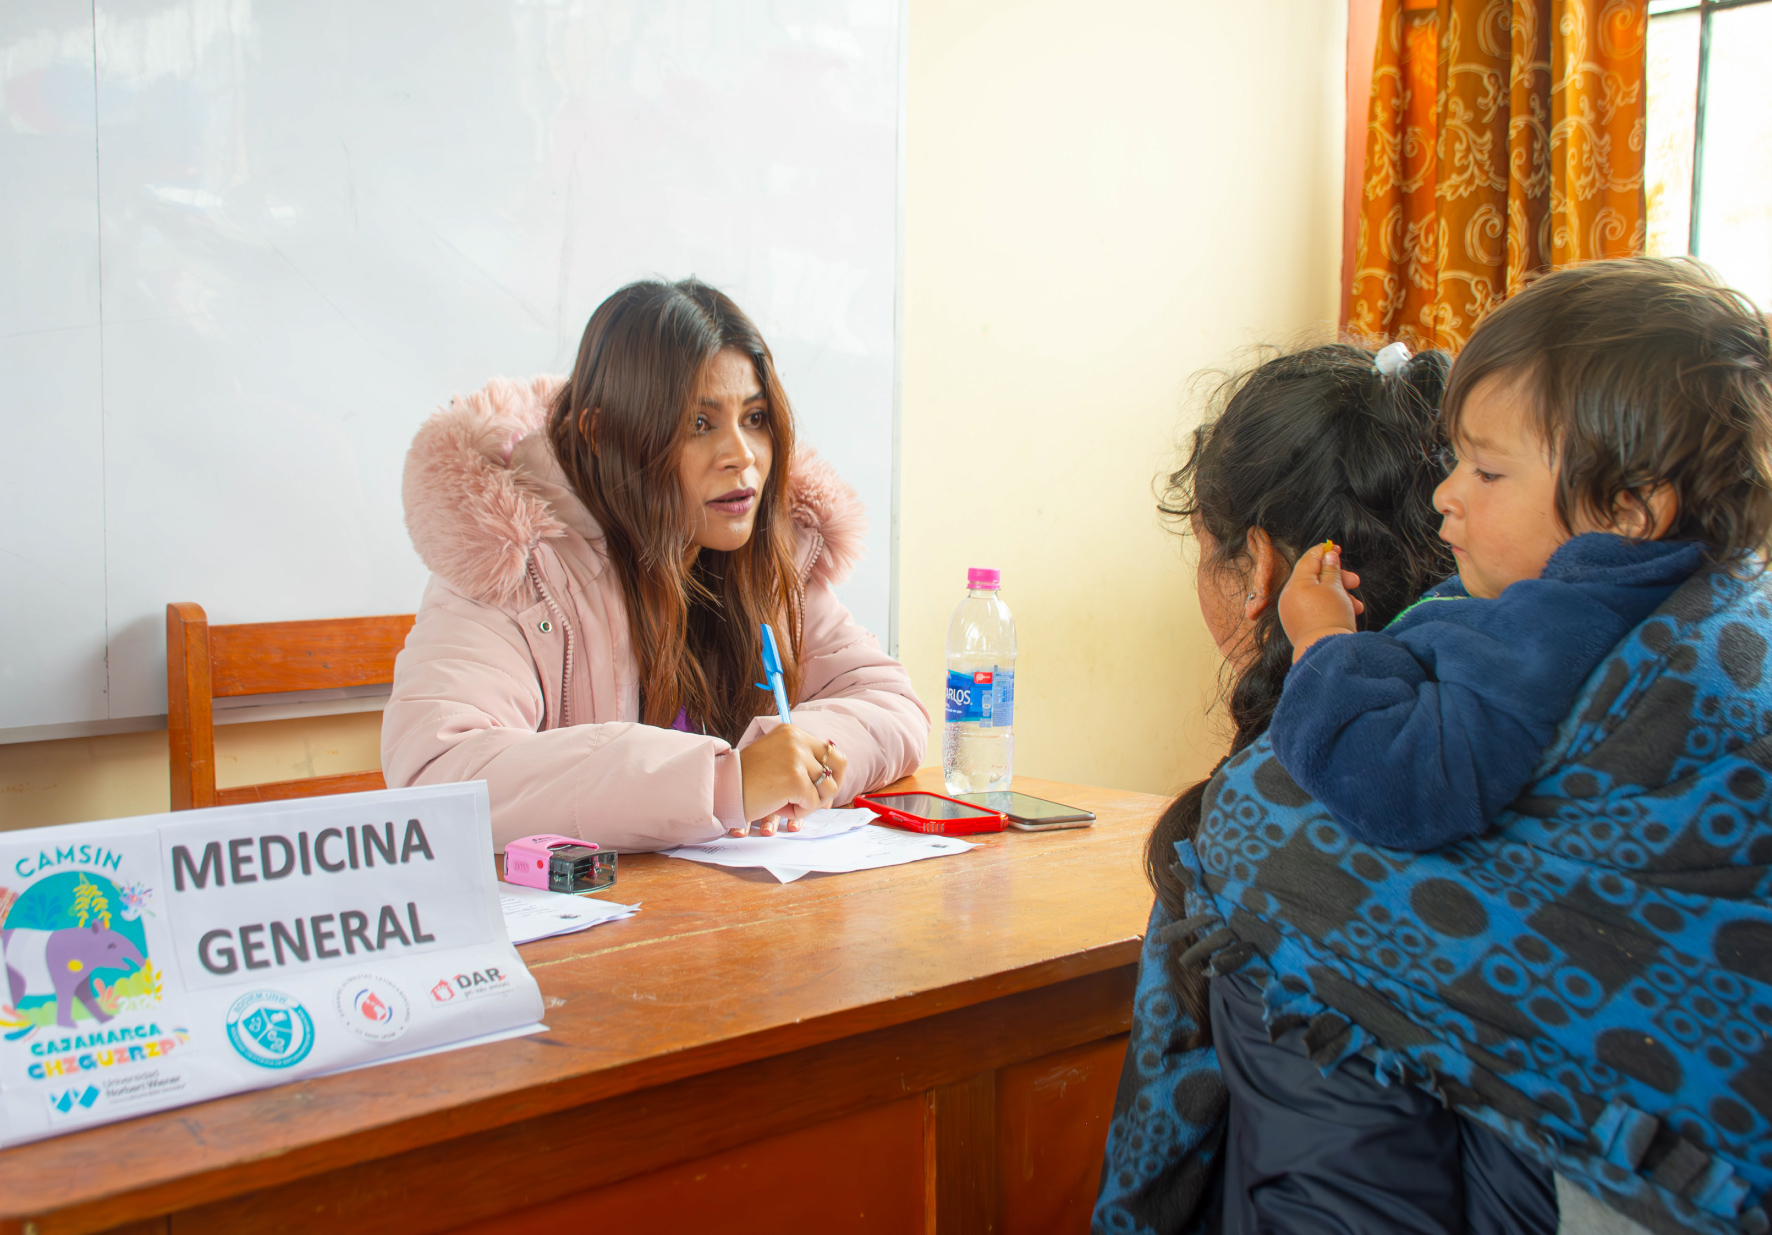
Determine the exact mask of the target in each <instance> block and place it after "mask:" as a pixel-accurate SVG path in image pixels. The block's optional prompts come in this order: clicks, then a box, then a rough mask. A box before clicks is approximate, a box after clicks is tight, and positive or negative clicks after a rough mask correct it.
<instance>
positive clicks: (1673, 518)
mask: <svg viewBox="0 0 1772 1235" xmlns="http://www.w3.org/2000/svg"><path fill="white" fill-rule="evenodd" d="M1444 416H1445V426H1446V435H1447V438H1448V440H1449V441H1450V443H1451V446H1452V455H1453V459H1452V462H1451V474H1450V475H1449V476H1447V478H1446V480H1445V481H1444V483H1442V484H1441V485H1440V487H1439V489H1438V490H1437V491H1436V492H1435V494H1434V505H1435V508H1436V509H1437V510H1438V511H1439V512H1440V514H1441V516H1442V524H1441V530H1440V535H1441V538H1442V539H1444V540H1445V541H1446V542H1447V543H1448V544H1449V545H1450V546H1451V548H1452V552H1453V554H1454V555H1455V557H1456V559H1457V562H1458V575H1457V577H1456V578H1454V579H1450V580H1448V581H1447V582H1445V583H1443V584H1441V585H1440V586H1439V587H1437V588H1434V589H1433V590H1431V591H1430V592H1428V593H1427V594H1426V595H1425V596H1423V597H1422V598H1421V600H1419V601H1417V602H1416V603H1415V604H1414V605H1412V606H1411V607H1410V608H1408V609H1406V610H1404V611H1403V613H1402V614H1400V615H1399V616H1398V617H1397V618H1396V619H1395V620H1394V621H1392V622H1391V623H1390V625H1389V626H1387V627H1386V628H1385V629H1384V630H1383V631H1382V632H1373V631H1368V632H1357V631H1356V626H1355V613H1356V611H1357V602H1356V601H1354V600H1352V598H1350V597H1349V595H1348V593H1347V589H1348V588H1350V587H1357V586H1358V582H1359V581H1358V577H1357V576H1355V575H1353V574H1352V573H1351V572H1344V571H1343V570H1342V569H1341V562H1340V554H1339V552H1338V551H1337V550H1336V548H1335V547H1334V546H1333V545H1332V544H1325V545H1319V546H1317V547H1316V548H1313V549H1312V550H1310V551H1309V552H1308V553H1305V554H1304V555H1303V556H1302V557H1300V559H1299V561H1298V563H1297V565H1296V567H1295V568H1294V569H1293V572H1292V576H1291V579H1290V580H1289V581H1288V582H1287V584H1286V586H1285V588H1284V590H1283V591H1282V592H1281V595H1280V599H1279V613H1280V620H1281V622H1282V624H1283V625H1284V626H1285V629H1286V634H1287V636H1288V638H1290V640H1291V642H1292V646H1293V665H1294V667H1293V670H1292V672H1291V673H1290V674H1288V675H1287V678H1286V685H1285V689H1284V692H1283V694H1282V695H1281V699H1280V703H1279V706H1278V708H1277V709H1276V710H1275V712H1274V718H1273V724H1272V728H1271V730H1270V732H1271V734H1272V738H1273V745H1274V751H1275V753H1276V754H1277V755H1278V757H1279V759H1280V763H1281V765H1282V766H1283V767H1284V768H1285V769H1286V770H1287V772H1288V773H1290V774H1291V776H1292V778H1293V779H1294V780H1295V781H1297V782H1298V784H1299V785H1300V786H1301V787H1302V788H1303V789H1305V790H1306V791H1307V792H1309V793H1310V794H1311V795H1312V796H1313V797H1315V798H1316V799H1317V801H1319V802H1320V803H1322V804H1323V806H1325V807H1326V808H1327V809H1328V810H1329V811H1331V812H1332V813H1333V814H1334V815H1335V817H1336V819H1337V820H1338V821H1340V822H1341V824H1342V825H1343V827H1344V828H1345V829H1346V831H1347V832H1348V834H1349V835H1350V836H1352V837H1354V838H1355V839H1356V840H1360V841H1364V842H1366V843H1369V844H1376V845H1385V846H1389V847H1392V848H1397V849H1414V850H1420V849H1433V848H1437V847H1439V846H1441V845H1445V844H1449V843H1451V842H1453V841H1457V840H1459V839H1461V838H1462V837H1466V836H1473V835H1477V834H1480V833H1481V832H1483V831H1484V830H1485V829H1486V828H1487V827H1488V824H1489V821H1490V820H1492V819H1494V818H1495V817H1496V816H1497V815H1498V814H1499V813H1500V812H1501V811H1502V809H1503V808H1504V807H1506V806H1507V805H1508V803H1510V802H1512V801H1513V800H1514V799H1515V798H1516V797H1517V796H1518V795H1519V794H1520V793H1521V791H1522V790H1524V789H1525V788H1526V787H1527V786H1528V785H1530V784H1531V783H1532V781H1533V778H1534V771H1535V769H1536V767H1537V765H1538V762H1539V759H1540V756H1541V755H1542V753H1543V751H1544V749H1545V747H1546V746H1547V745H1548V743H1549V742H1550V740H1551V738H1552V736H1553V735H1554V734H1555V732H1556V729H1557V726H1558V725H1559V724H1560V723H1562V721H1563V720H1564V717H1565V715H1566V713H1567V712H1568V710H1569V708H1570V706H1571V704H1572V703H1573V701H1574V699H1575V696H1576V694H1577V692H1578V691H1579V690H1580V688H1581V686H1582V684H1583V682H1584V681H1585V680H1586V678H1587V677H1588V675H1589V674H1590V673H1591V672H1592V671H1593V670H1594V668H1595V667H1596V666H1597V665H1598V664H1599V663H1600V662H1601V661H1602V660H1603V659H1604V658H1605V656H1606V654H1607V653H1608V652H1610V651H1611V650H1612V648H1613V647H1614V646H1615V645H1616V644H1617V643H1618V642H1619V641H1620V640H1621V639H1623V638H1624V636H1625V635H1626V634H1628V633H1629V632H1630V631H1631V630H1632V629H1633V628H1635V627H1636V626H1638V625H1639V624H1640V623H1642V622H1643V621H1644V619H1646V618H1647V617H1649V615H1650V614H1651V613H1653V612H1654V611H1655V610H1656V609H1657V608H1658V607H1660V606H1661V605H1662V603H1663V602H1665V601H1666V600H1667V599H1668V598H1669V597H1670V596H1671V595H1672V594H1673V593H1674V591H1676V590H1677V589H1678V588H1679V587H1680V586H1681V585H1682V584H1684V583H1685V582H1686V581H1687V580H1688V579H1689V578H1691V577H1692V575H1693V574H1694V573H1695V572H1697V571H1698V570H1699V569H1700V568H1701V567H1702V566H1704V565H1706V564H1707V563H1719V564H1726V565H1728V566H1730V567H1732V568H1735V569H1742V570H1759V569H1762V568H1763V565H1764V562H1763V556H1762V554H1763V550H1764V548H1765V545H1766V541H1767V537H1768V535H1769V534H1772V467H1769V461H1768V451H1769V449H1772V361H1769V359H1768V339H1767V327H1766V322H1765V320H1764V319H1763V318H1761V317H1760V316H1759V315H1758V314H1757V313H1755V312H1754V311H1753V309H1752V308H1751V306H1750V305H1749V304H1747V303H1746V302H1745V300H1744V299H1743V298H1742V297H1741V296H1739V295H1738V294H1736V293H1734V292H1731V291H1729V290H1728V289H1726V288H1724V287H1723V286H1722V285H1721V284H1720V283H1718V282H1717V280H1716V279H1715V278H1714V276H1712V275H1711V274H1710V273H1709V271H1708V270H1706V269H1705V268H1704V267H1702V266H1699V265H1697V264H1695V263H1692V262H1688V261H1683V260H1668V259H1659V258H1629V259H1623V260H1618V261H1606V262H1595V263H1591V264H1588V265H1582V266H1575V267H1571V268H1569V269H1566V270H1561V271H1558V272H1556V273H1554V274H1551V275H1547V276H1546V277H1544V278H1542V279H1540V280H1538V281H1537V282H1535V283H1533V284H1531V285H1529V286H1528V287H1526V288H1525V289H1524V290H1523V291H1521V292H1519V293H1518V294H1517V295H1515V296H1514V297H1513V298H1512V299H1511V300H1509V301H1508V302H1507V303H1505V304H1503V305H1502V306H1501V307H1500V308H1498V309H1496V310H1495V311H1494V312H1493V313H1491V314H1490V315H1489V316H1488V317H1487V318H1485V319H1484V320H1483V322H1482V324H1481V325H1479V326H1478V327H1477V329H1476V330H1475V332H1473V334H1472V335H1471V339H1470V343H1469V344H1468V345H1467V346H1466V348H1465V349H1464V352H1463V353H1462V354H1461V355H1460V356H1459V357H1458V359H1457V361H1456V362H1455V364H1454V365H1453V368H1452V376H1451V381H1450V384H1449V386H1448V388H1447V393H1446V402H1445V412H1444Z"/></svg>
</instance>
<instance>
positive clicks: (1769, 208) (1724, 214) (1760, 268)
mask: <svg viewBox="0 0 1772 1235" xmlns="http://www.w3.org/2000/svg"><path fill="white" fill-rule="evenodd" d="M1668 20H1671V19H1669V18H1663V19H1662V21H1668ZM1710 20H1711V36H1710V74H1709V82H1708V86H1707V90H1706V97H1705V104H1704V166H1703V168H1702V170H1701V173H1700V176H1701V178H1700V182H1699V206H1698V214H1699V217H1698V256H1699V257H1701V258H1703V259H1704V260H1705V261H1707V262H1709V263H1710V264H1711V265H1712V266H1715V267H1716V268H1717V272H1718V273H1719V274H1721V275H1722V276H1723V278H1724V279H1725V280H1726V281H1727V282H1729V283H1730V284H1732V285H1734V286H1735V287H1738V288H1740V289H1741V290H1742V291H1744V292H1746V293H1747V294H1748V295H1750V296H1752V297H1753V298H1754V300H1755V301H1757V302H1758V303H1759V306H1760V308H1761V309H1762V310H1765V309H1768V308H1772V75H1769V74H1768V72H1767V62H1768V59H1769V53H1772V4H1750V5H1744V6H1743V7H1741V8H1732V9H1717V10H1716V11H1714V12H1713V13H1712V14H1711V18H1710Z"/></svg>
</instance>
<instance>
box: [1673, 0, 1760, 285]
mask: <svg viewBox="0 0 1772 1235" xmlns="http://www.w3.org/2000/svg"><path fill="white" fill-rule="evenodd" d="M1756 4H1772V0H1649V11H1648V20H1649V21H1651V22H1653V21H1654V20H1655V19H1656V18H1658V17H1672V16H1674V15H1675V14H1679V13H1697V14H1698V97H1697V98H1696V99H1695V100H1694V106H1693V109H1692V183H1691V185H1690V186H1688V193H1687V207H1688V209H1689V211H1690V213H1689V214H1688V215H1687V223H1686V252H1687V253H1688V254H1690V255H1694V256H1696V255H1697V253H1698V240H1699V227H1700V225H1701V220H1702V217H1703V216H1702V214H1701V213H1700V211H1701V209H1702V207H1703V205H1704V115H1705V107H1706V104H1707V103H1708V101H1709V95H1710V37H1711V17H1712V15H1713V14H1715V13H1717V12H1719V11H1721V10H1723V9H1745V8H1751V7H1753V6H1754V5H1756Z"/></svg>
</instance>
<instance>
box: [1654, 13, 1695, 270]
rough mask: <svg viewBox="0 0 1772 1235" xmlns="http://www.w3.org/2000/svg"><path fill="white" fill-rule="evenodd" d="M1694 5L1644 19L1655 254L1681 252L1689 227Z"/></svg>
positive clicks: (1693, 93) (1662, 254) (1693, 87)
mask: <svg viewBox="0 0 1772 1235" xmlns="http://www.w3.org/2000/svg"><path fill="white" fill-rule="evenodd" d="M1698 29H1699V23H1698V11H1697V10H1696V9H1694V10H1692V11H1691V12H1687V13H1676V14H1673V15H1672V16H1668V17H1657V18H1656V19H1655V20H1653V21H1651V22H1650V23H1649V52H1648V64H1647V76H1648V79H1649V80H1648V85H1649V103H1648V108H1647V111H1648V126H1649V133H1648V140H1647V149H1646V150H1645V151H1644V168H1643V176H1644V183H1643V193H1644V197H1645V198H1646V199H1647V205H1648V213H1649V234H1648V236H1647V237H1646V238H1645V242H1644V249H1645V251H1646V252H1648V253H1650V254H1651V255H1653V256H1656V257H1669V256H1672V255H1674V254H1679V253H1685V252H1686V251H1687V248H1686V246H1687V244H1688V243H1690V240H1691V230H1692V138H1693V135H1694V133H1696V132H1697V125H1698V114H1697V113H1698Z"/></svg>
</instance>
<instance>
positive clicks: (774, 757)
mask: <svg viewBox="0 0 1772 1235" xmlns="http://www.w3.org/2000/svg"><path fill="white" fill-rule="evenodd" d="M738 766H739V771H740V775H741V776H742V777H743V778H744V816H745V818H746V819H751V820H755V821H757V822H756V823H755V825H754V826H755V827H756V830H757V831H758V832H759V833H760V834H761V835H763V836H773V835H775V828H776V820H777V818H778V817H779V819H780V820H781V824H782V827H783V828H784V829H785V830H786V831H789V832H794V831H798V830H799V827H800V825H799V822H798V821H799V819H800V817H801V816H802V815H809V814H811V813H812V812H813V811H815V810H819V809H820V808H822V807H826V806H829V805H830V804H831V803H832V802H834V801H836V800H837V792H838V790H839V789H840V788H841V787H842V784H843V773H844V772H845V771H846V770H847V769H848V767H849V761H848V760H847V759H845V758H843V755H842V753H841V752H840V751H838V750H837V744H836V743H835V742H827V741H825V740H824V739H822V738H815V737H813V736H812V735H811V734H809V733H807V732H806V731H805V730H804V729H798V728H795V727H794V726H793V725H780V726H777V727H776V728H774V729H771V730H770V731H769V732H768V733H766V734H764V735H763V736H762V737H760V738H758V739H757V740H756V741H755V742H752V743H751V744H750V745H749V746H747V747H745V748H744V749H743V750H741V751H739V752H738ZM748 831H749V829H748V828H747V829H740V828H733V829H732V830H731V834H732V835H733V836H744V835H746V834H747V832H748Z"/></svg>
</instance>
